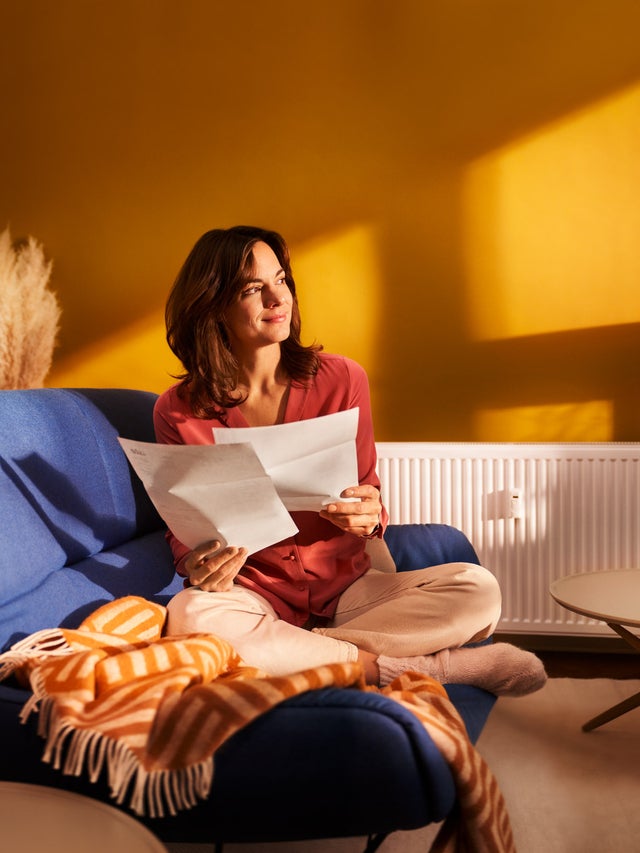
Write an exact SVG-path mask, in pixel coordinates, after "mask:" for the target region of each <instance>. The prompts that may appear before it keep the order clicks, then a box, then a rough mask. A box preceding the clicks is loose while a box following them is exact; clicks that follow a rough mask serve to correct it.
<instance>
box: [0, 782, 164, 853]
mask: <svg viewBox="0 0 640 853" xmlns="http://www.w3.org/2000/svg"><path fill="white" fill-rule="evenodd" d="M0 827H1V829H0V834H1V837H2V849H3V850H7V851H8V850H16V851H20V853H42V851H46V853H87V851H88V850H90V851H91V853H115V851H122V853H167V848H166V847H165V846H164V845H163V844H162V843H161V842H160V841H159V840H158V839H157V838H156V837H155V835H153V833H151V832H150V831H149V830H148V829H147V828H146V827H145V826H143V824H141V823H138V821H137V820H134V819H133V818H132V817H130V816H129V815H127V814H125V813H124V812H122V811H120V810H119V809H116V808H114V807H113V806H109V805H107V804H106V803H102V802H100V801H99V800H92V799H91V798H90V797H83V796H81V795H80V794H73V793H71V792H70V791H59V790H57V789H56V788H47V787H44V786H42V785H26V784H23V783H21V782H0Z"/></svg>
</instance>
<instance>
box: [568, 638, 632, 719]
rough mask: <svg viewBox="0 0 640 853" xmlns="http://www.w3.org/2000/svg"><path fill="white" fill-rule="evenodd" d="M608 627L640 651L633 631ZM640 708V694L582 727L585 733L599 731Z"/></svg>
mask: <svg viewBox="0 0 640 853" xmlns="http://www.w3.org/2000/svg"><path fill="white" fill-rule="evenodd" d="M607 625H608V626H609V627H610V628H611V629H612V630H614V631H615V632H616V634H619V635H620V636H621V637H622V639H623V640H625V641H626V642H627V643H628V644H629V645H630V646H632V647H633V648H634V649H635V650H636V651H640V637H636V635H635V634H632V633H631V631H628V630H627V629H626V628H624V627H623V626H622V625H616V624H614V623H613V622H607ZM639 707H640V693H635V694H634V695H633V696H629V698H628V699H624V700H623V701H622V702H619V703H618V704H617V705H614V706H613V708H609V710H608V711H603V712H602V713H601V714H598V716H597V717H594V718H593V719H592V720H589V722H588V723H585V724H584V726H583V727H582V731H583V732H590V731H593V729H597V728H598V726H601V725H603V724H604V723H609V722H611V720H615V719H616V718H617V717H621V716H622V715H623V714H626V713H627V711H633V709H634V708H639Z"/></svg>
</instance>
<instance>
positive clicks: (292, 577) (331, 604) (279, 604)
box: [154, 353, 388, 626]
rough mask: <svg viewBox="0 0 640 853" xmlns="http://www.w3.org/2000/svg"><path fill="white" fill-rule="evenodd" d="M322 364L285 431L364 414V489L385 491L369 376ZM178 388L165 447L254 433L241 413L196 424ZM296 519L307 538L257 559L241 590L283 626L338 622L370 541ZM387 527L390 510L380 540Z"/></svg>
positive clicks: (178, 554)
mask: <svg viewBox="0 0 640 853" xmlns="http://www.w3.org/2000/svg"><path fill="white" fill-rule="evenodd" d="M319 359H320V367H319V370H318V373H317V374H316V376H315V377H313V379H312V380H311V381H310V383H309V385H308V386H307V387H304V386H302V385H300V384H298V383H292V385H291V388H290V390H289V397H288V400H287V404H286V410H285V414H284V423H291V422H292V421H299V420H306V419H308V418H316V417H320V416H321V415H329V414H333V413H334V412H340V411H343V410H345V409H353V408H355V407H358V408H359V410H360V413H359V422H358V432H357V437H356V447H357V456H358V478H359V482H360V484H364V483H368V484H371V485H373V486H376V488H380V480H379V478H378V475H377V473H376V448H375V442H374V436H373V424H372V420H371V403H370V399H369V383H368V380H367V375H366V373H365V371H364V369H363V368H362V367H361V366H360V365H359V364H356V362H354V361H352V360H351V359H348V358H345V357H343V356H337V355H329V354H327V353H320V354H319ZM177 388H178V385H174V386H172V387H171V388H169V389H168V390H167V391H165V392H164V393H163V394H162V395H161V396H160V397H159V398H158V400H157V402H156V405H155V410H154V424H155V431H156V438H157V440H158V441H159V442H161V443H164V444H213V433H212V428H213V427H247V426H249V424H248V423H247V422H246V420H245V419H244V417H243V415H242V413H241V412H240V411H239V410H238V409H237V408H231V409H228V410H226V412H225V418H224V420H219V419H212V420H205V419H203V418H196V417H194V416H193V414H192V413H191V411H190V408H189V405H188V403H187V401H186V400H184V399H181V398H180V397H179V396H178V394H177ZM353 485H355V484H353ZM291 515H292V517H293V520H294V521H295V524H296V526H297V527H298V530H299V532H298V533H297V534H296V535H295V536H292V537H290V538H288V539H283V540H282V541H281V542H278V543H276V544H275V545H271V546H270V547H268V548H264V549H262V550H261V551H257V552H256V553H254V554H251V555H250V556H249V558H248V559H247V562H246V563H245V565H244V566H243V568H242V570H241V571H240V573H239V575H238V576H237V577H236V583H238V584H241V585H242V586H245V587H247V588H248V589H252V590H254V591H255V592H257V593H259V594H260V595H262V596H263V597H264V598H266V599H267V600H268V601H269V602H270V603H271V605H272V607H273V608H274V609H275V611H276V612H277V614H278V615H279V616H280V618H282V619H285V620H286V621H287V622H291V623H292V624H294V625H298V626H302V625H305V624H307V623H308V622H309V621H310V620H313V617H316V620H317V617H320V618H323V617H325V618H331V617H332V616H333V614H334V612H335V608H336V604H337V601H338V598H339V597H340V595H341V594H342V593H343V592H344V590H345V589H346V588H347V587H348V586H349V585H350V584H352V583H353V581H354V580H356V578H358V577H360V576H361V575H363V574H364V573H365V572H366V571H367V570H368V569H369V568H370V565H371V563H370V560H369V557H368V555H367V554H366V552H365V544H366V539H362V538H360V537H358V536H354V535H353V534H351V533H345V532H343V531H341V530H340V529H339V528H338V527H336V526H335V525H334V524H332V523H331V522H329V521H326V520H325V519H323V518H320V516H319V515H318V514H317V513H316V512H292V513H291ZM387 521H388V516H387V512H386V510H383V513H382V519H381V525H380V528H379V530H378V533H377V535H378V536H381V535H382V532H383V530H384V528H385V526H386V524H387ZM167 538H168V541H169V544H170V545H171V549H172V552H173V556H174V560H175V562H176V566H177V569H178V572H179V573H180V563H181V561H182V560H183V559H184V558H185V556H186V555H187V554H188V553H189V549H188V548H187V547H186V546H185V545H183V544H182V543H181V542H179V541H178V540H177V539H176V537H175V536H173V534H172V533H171V532H169V533H168V535H167ZM230 544H233V543H230Z"/></svg>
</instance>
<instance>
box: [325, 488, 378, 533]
mask: <svg viewBox="0 0 640 853" xmlns="http://www.w3.org/2000/svg"><path fill="white" fill-rule="evenodd" d="M340 497H341V498H350V499H351V500H345V501H334V502H333V503H330V504H328V505H327V506H326V507H325V508H324V509H323V510H322V511H321V512H320V517H321V518H326V519H327V521H330V522H331V523H332V524H335V525H336V527H339V528H340V530H344V531H346V532H347V533H353V534H354V535H355V536H369V535H370V534H371V533H373V531H374V530H375V529H376V527H377V526H378V524H379V523H380V514H381V513H382V502H381V500H380V492H379V491H378V489H376V487H375V486H370V485H366V484H365V485H362V486H351V487H350V488H348V489H345V490H344V491H343V492H342V493H341V494H340ZM353 498H358V500H355V501H354V500H353Z"/></svg>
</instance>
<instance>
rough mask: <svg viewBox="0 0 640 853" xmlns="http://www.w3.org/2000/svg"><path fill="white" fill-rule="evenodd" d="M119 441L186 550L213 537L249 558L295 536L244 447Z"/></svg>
mask: <svg viewBox="0 0 640 853" xmlns="http://www.w3.org/2000/svg"><path fill="white" fill-rule="evenodd" d="M119 441H120V444H121V446H122V448H123V450H124V452H125V453H126V455H127V458H128V459H129V462H130V463H131V465H132V467H133V469H134V470H135V472H136V473H137V474H138V476H139V477H140V479H141V480H142V482H143V484H144V486H145V488H146V490H147V493H148V494H149V497H150V498H151V500H152V501H153V504H154V506H155V508H156V509H157V510H158V513H159V514H160V516H161V518H163V519H164V521H165V522H166V524H167V526H168V527H169V528H170V529H171V530H172V532H173V533H174V534H175V535H176V536H177V537H178V539H179V540H180V541H181V542H183V543H184V544H185V545H187V546H188V547H189V548H195V547H197V546H198V545H202V544H203V543H204V542H207V541H210V540H211V539H219V540H220V542H221V543H222V545H223V546H224V545H236V546H238V547H243V546H244V547H245V548H247V550H248V551H249V553H250V554H253V553H254V552H255V551H259V550H260V549H262V548H266V547H268V546H269V545H273V544H274V543H275V542H280V541H281V540H282V539H286V538H287V537H289V536H293V535H294V534H295V533H297V531H298V528H297V527H296V525H295V523H294V521H293V519H292V518H291V516H290V515H289V513H288V512H287V510H286V509H285V507H284V506H283V503H282V501H281V500H280V498H279V497H278V494H277V492H276V490H275V487H274V485H273V483H272V481H271V479H270V477H269V476H268V475H267V474H266V472H265V470H264V468H263V466H262V465H261V463H260V461H259V459H258V457H257V455H256V453H255V451H254V450H253V448H252V447H251V445H250V444H247V443H243V444H234V445H219V446H217V445H201V444H190V445H183V444H179V445H178V444H153V443H149V442H143V441H132V440H131V439H125V438H121V439H119Z"/></svg>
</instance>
